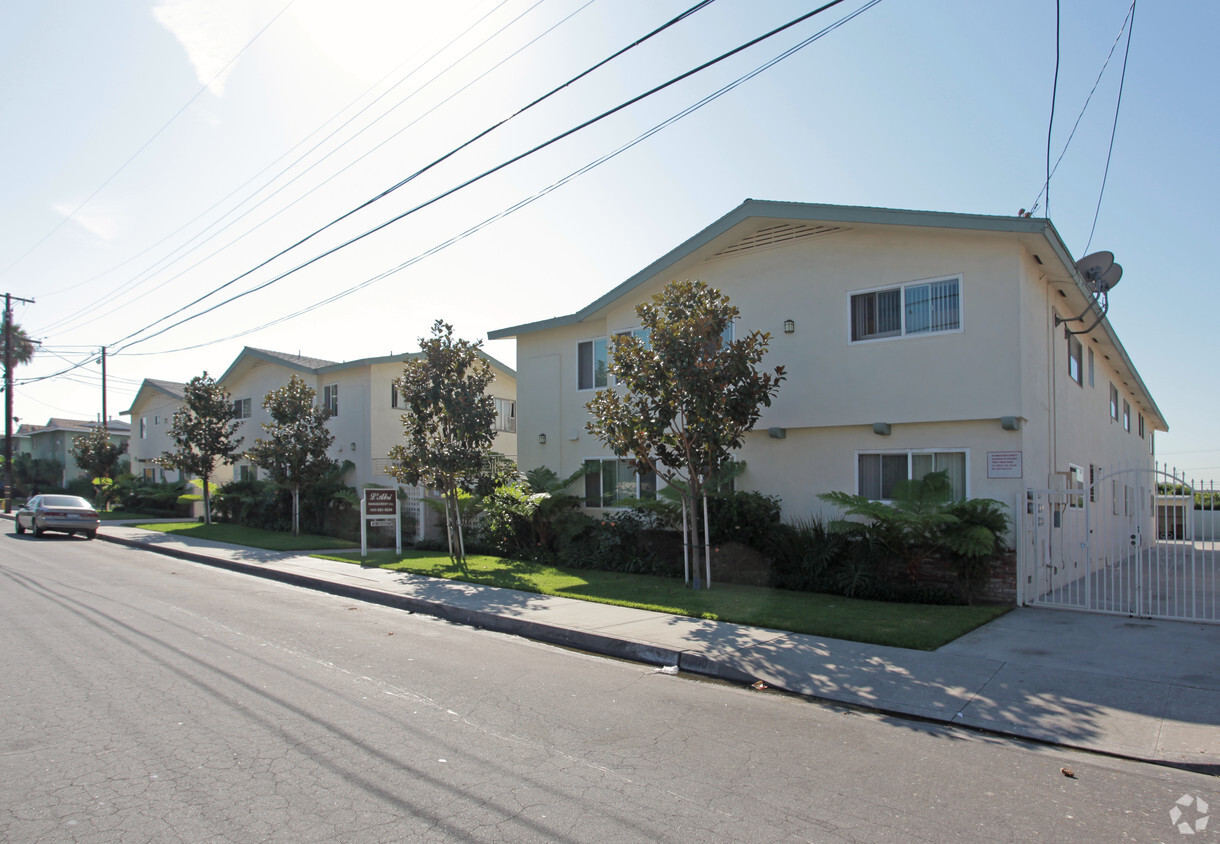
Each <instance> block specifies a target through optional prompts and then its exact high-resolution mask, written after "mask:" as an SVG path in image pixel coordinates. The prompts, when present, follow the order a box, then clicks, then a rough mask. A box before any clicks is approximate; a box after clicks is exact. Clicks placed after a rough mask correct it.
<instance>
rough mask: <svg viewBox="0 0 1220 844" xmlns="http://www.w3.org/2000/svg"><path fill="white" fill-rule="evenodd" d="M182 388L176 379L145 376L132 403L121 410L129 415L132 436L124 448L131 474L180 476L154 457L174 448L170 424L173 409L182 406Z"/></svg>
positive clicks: (158, 478) (163, 477)
mask: <svg viewBox="0 0 1220 844" xmlns="http://www.w3.org/2000/svg"><path fill="white" fill-rule="evenodd" d="M185 388H186V385H185V384H182V383H179V382H177V381H158V380H156V379H154V378H145V379H144V382H143V383H142V384H140V389H139V390H138V391H137V392H136V397H135V399H134V400H133V401H132V403H131V407H129V408H128V409H127V410H124V411H123V415H124V416H130V417H131V429H132V437H131V445H130V446H129V447H128V449H127V450H128V453H129V455H130V457H131V472H132V474H133V475H137V476H139V477H143V478H145V479H146V480H150V481H161V482H163V481H166V480H172V481H177V480H181V474H180V473H179V472H178V471H177V470H176V469H165V468H162V467H161V466H158V465H157V464H156V462H154V461H155V460H156V459H157V458H158V457H160V456H161V455H162V454H164V453H165V452H167V451H170V450H172V448H173V441H172V440H171V439H170V436H169V426H170V422H171V421H172V420H173V418H174V411H176V410H177V409H178V408H179V407H181V406H182V396H183V392H182V391H183V390H184V389H185Z"/></svg>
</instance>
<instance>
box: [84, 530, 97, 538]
mask: <svg viewBox="0 0 1220 844" xmlns="http://www.w3.org/2000/svg"><path fill="white" fill-rule="evenodd" d="M81 536H83V537H85V539H95V538H96V537H97V531H96V530H87V531H85V532H84V533H82V534H81Z"/></svg>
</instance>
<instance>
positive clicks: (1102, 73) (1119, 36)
mask: <svg viewBox="0 0 1220 844" xmlns="http://www.w3.org/2000/svg"><path fill="white" fill-rule="evenodd" d="M1134 11H1135V3H1134V2H1133V3H1132V4H1131V6H1130V8H1128V10H1127V16H1126V17H1125V18H1123V23H1122V26H1120V27H1119V28H1118V34H1117V35H1115V36H1114V43H1113V44H1111V45H1110V52H1109V53H1108V54H1107V55H1106V59H1105V61H1104V62H1102V64H1101V70H1099V71H1098V72H1097V78H1096V79H1094V80H1093V87H1092V88H1091V89H1090V90H1089V95H1088V96H1087V97H1085V98H1084V105H1082V106H1081V107H1080V113H1079V114H1077V115H1076V122H1075V123H1073V124H1072V131H1071V132H1069V133H1068V138H1067V140H1066V141H1064V143H1063V147H1062V148H1061V149H1060V150H1059V157H1058V158H1056V159H1055V166H1054V167H1052V168H1051V169H1050V174H1049V175H1048V176H1047V179H1046V181H1044V182H1043V183H1042V187H1041V188H1039V189H1038V195H1037V196H1036V197H1034V201H1033V203H1032V204H1031V205H1030V207H1029V210H1030V214H1033V213H1034V212H1035V211H1037V210H1038V206H1039V205H1040V204H1041V202H1042V194H1043V193H1044V192H1045V191H1046V190H1047V188H1048V186H1049V185H1050V180H1051V177H1053V176H1054V175H1055V173H1056V172H1057V171H1058V170H1059V165H1060V164H1061V163H1062V162H1063V156H1065V155H1067V151H1068V147H1069V146H1071V143H1072V139H1073V138H1075V137H1076V130H1077V129H1078V128H1080V121H1081V119H1082V118H1083V117H1084V113H1085V111H1087V110H1088V108H1089V104H1090V103H1091V102H1092V101H1093V95H1094V94H1096V93H1097V87H1098V86H1099V85H1100V84H1101V80H1102V77H1103V76H1105V74H1106V70H1107V68H1109V66H1110V60H1111V59H1112V58H1114V51H1115V50H1116V49H1118V44H1119V42H1120V41H1122V40H1123V33H1124V32H1126V31H1127V25H1128V21H1130V20H1131V15H1132V14H1133V13H1134ZM1086 251H1088V250H1087V249H1086Z"/></svg>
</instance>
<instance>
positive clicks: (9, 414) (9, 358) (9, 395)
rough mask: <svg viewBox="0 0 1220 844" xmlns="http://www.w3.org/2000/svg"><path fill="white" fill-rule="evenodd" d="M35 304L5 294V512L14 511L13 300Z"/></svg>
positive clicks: (32, 301) (30, 300)
mask: <svg viewBox="0 0 1220 844" xmlns="http://www.w3.org/2000/svg"><path fill="white" fill-rule="evenodd" d="M14 299H16V300H17V301H18V302H25V303H27V304H30V305H32V304H34V300H33V299H22V298H21V297H20V296H14V295H12V294H11V293H5V294H4V512H5V513H11V512H13V300H14Z"/></svg>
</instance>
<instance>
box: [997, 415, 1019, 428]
mask: <svg viewBox="0 0 1220 844" xmlns="http://www.w3.org/2000/svg"><path fill="white" fill-rule="evenodd" d="M1000 427H1001V428H1003V429H1004V430H1005V431H1019V430H1021V419H1020V417H1018V416H1001V417H1000Z"/></svg>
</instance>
